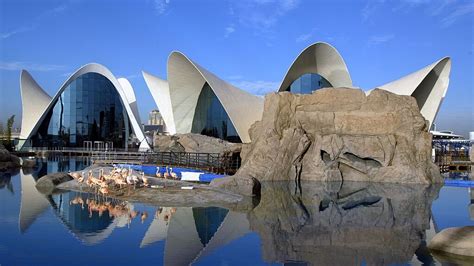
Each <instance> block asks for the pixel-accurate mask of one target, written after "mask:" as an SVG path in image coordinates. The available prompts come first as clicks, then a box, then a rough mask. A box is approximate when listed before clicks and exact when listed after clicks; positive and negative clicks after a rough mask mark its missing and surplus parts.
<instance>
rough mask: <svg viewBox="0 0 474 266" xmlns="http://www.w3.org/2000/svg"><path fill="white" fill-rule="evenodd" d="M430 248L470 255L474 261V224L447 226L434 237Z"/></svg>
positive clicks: (437, 250) (429, 245)
mask: <svg viewBox="0 0 474 266" xmlns="http://www.w3.org/2000/svg"><path fill="white" fill-rule="evenodd" d="M428 248H429V249H430V250H433V251H435V252H445V253H451V254H454V255H459V256H468V257H471V262H472V263H474V226H464V227H451V228H446V229H444V230H443V231H441V232H439V233H438V234H436V235H435V236H434V237H433V239H432V240H431V242H430V243H429V244H428Z"/></svg>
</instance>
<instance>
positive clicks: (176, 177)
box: [170, 168, 178, 179]
mask: <svg viewBox="0 0 474 266" xmlns="http://www.w3.org/2000/svg"><path fill="white" fill-rule="evenodd" d="M170 175H171V179H178V174H176V173H175V172H173V168H170Z"/></svg>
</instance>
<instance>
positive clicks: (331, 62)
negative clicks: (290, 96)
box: [278, 42, 352, 91]
mask: <svg viewBox="0 0 474 266" xmlns="http://www.w3.org/2000/svg"><path fill="white" fill-rule="evenodd" d="M306 73H315V74H319V75H321V76H322V77H324V78H325V79H326V80H327V81H329V83H331V85H332V86H333V87H352V80H351V76H350V75H349V71H348V70H347V66H346V63H345V62H344V59H342V57H341V55H340V54H339V52H338V51H337V50H336V48H334V47H332V46H331V45H329V44H327V43H324V42H317V43H314V44H311V45H310V46H308V47H307V48H306V49H304V50H303V51H302V52H301V53H300V54H299V55H298V57H296V59H295V61H294V62H293V64H291V66H290V68H289V69H288V71H287V73H286V75H285V78H283V81H282V82H281V85H280V88H279V89H278V91H285V90H286V89H287V88H288V87H289V86H290V85H291V83H293V81H295V80H296V79H298V78H299V77H300V76H301V75H303V74H306Z"/></svg>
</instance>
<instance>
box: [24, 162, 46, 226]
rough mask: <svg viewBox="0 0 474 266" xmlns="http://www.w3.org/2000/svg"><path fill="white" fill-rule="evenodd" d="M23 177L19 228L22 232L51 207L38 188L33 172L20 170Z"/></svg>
mask: <svg viewBox="0 0 474 266" xmlns="http://www.w3.org/2000/svg"><path fill="white" fill-rule="evenodd" d="M20 177H21V205H20V218H19V219H18V228H19V229H20V232H21V233H25V232H26V230H28V228H29V227H30V226H31V225H32V224H33V222H34V221H35V220H36V218H38V217H39V216H40V215H41V214H42V213H44V212H45V211H46V210H47V209H48V208H49V206H50V205H49V201H48V200H47V199H46V197H45V196H44V195H43V194H41V193H39V192H38V190H37V189H36V187H35V185H36V181H35V179H34V177H33V175H32V174H26V173H25V172H24V169H21V170H20Z"/></svg>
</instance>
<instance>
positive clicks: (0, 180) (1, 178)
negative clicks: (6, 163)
mask: <svg viewBox="0 0 474 266" xmlns="http://www.w3.org/2000/svg"><path fill="white" fill-rule="evenodd" d="M11 179H12V177H11V175H10V174H3V173H0V189H5V188H6V189H7V190H8V191H10V193H12V194H15V191H13V184H12V180H11Z"/></svg>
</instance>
